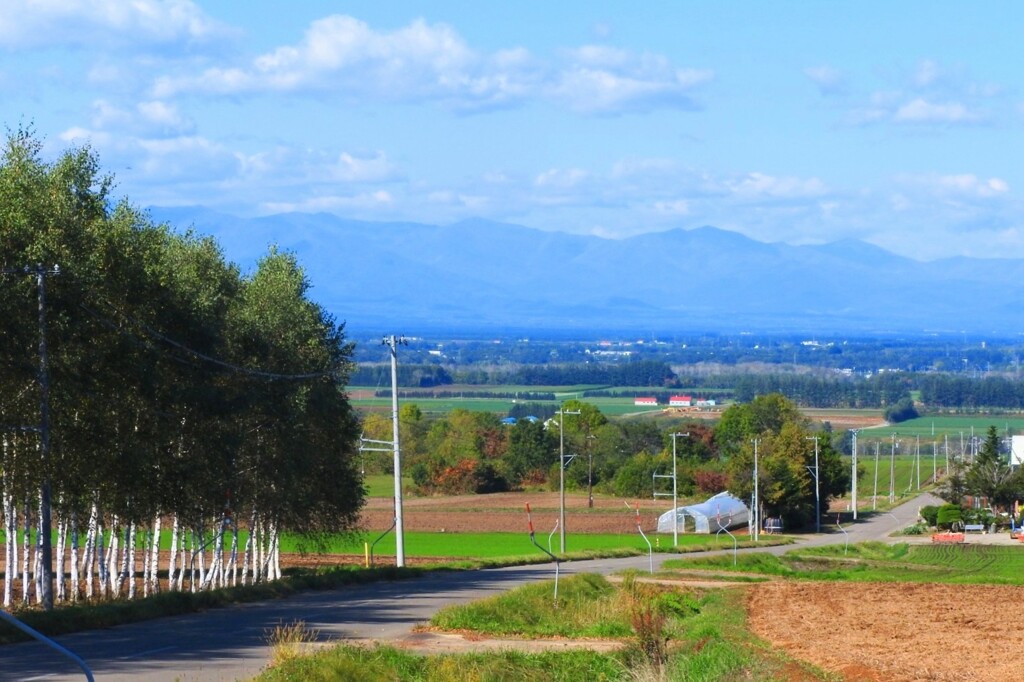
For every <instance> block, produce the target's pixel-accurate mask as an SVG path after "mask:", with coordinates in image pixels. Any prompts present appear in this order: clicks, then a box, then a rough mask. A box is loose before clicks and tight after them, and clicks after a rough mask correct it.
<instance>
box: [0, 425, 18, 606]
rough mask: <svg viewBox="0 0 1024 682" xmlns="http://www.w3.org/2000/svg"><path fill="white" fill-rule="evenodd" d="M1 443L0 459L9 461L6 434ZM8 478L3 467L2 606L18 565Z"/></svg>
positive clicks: (10, 452) (11, 593)
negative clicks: (0, 456) (0, 455)
mask: <svg viewBox="0 0 1024 682" xmlns="http://www.w3.org/2000/svg"><path fill="white" fill-rule="evenodd" d="M2 443H3V450H2V451H0V454H2V456H3V460H2V461H4V462H10V461H11V460H12V459H13V455H14V450H13V448H11V446H10V442H9V441H8V440H7V436H6V435H4V436H3V440H2ZM10 478H11V477H10V472H9V471H8V470H7V468H4V469H3V477H2V478H0V504H2V506H3V509H2V511H3V515H4V567H5V568H4V601H3V605H4V608H10V606H11V602H12V601H13V599H14V576H15V574H16V571H17V566H18V515H17V512H16V511H15V505H14V494H13V492H12V491H11V480H10Z"/></svg>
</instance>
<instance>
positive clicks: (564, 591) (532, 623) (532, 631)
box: [430, 574, 632, 638]
mask: <svg viewBox="0 0 1024 682" xmlns="http://www.w3.org/2000/svg"><path fill="white" fill-rule="evenodd" d="M619 595H620V592H619V590H617V589H616V588H615V587H613V586H612V584H611V583H609V582H608V580H606V579H605V578H604V577H602V576H599V575H594V574H582V575H574V576H570V577H567V578H563V579H562V580H560V581H559V585H558V602H557V603H556V602H555V600H554V584H553V582H552V581H544V582H539V583H533V584H531V585H525V586H523V587H520V588H517V589H514V590H510V591H509V592H505V593H504V594H500V595H497V596H494V597H490V598H488V599H482V600H480V601H476V602H473V603H471V604H465V605H457V606H448V607H446V608H443V609H441V610H440V611H438V612H437V613H436V614H435V615H434V617H433V618H432V619H431V621H430V624H431V625H432V626H433V627H437V628H441V629H443V630H472V631H474V632H480V633H486V634H490V635H515V636H532V637H607V638H615V637H628V636H629V635H630V634H632V628H631V627H630V622H629V614H628V613H627V612H626V611H624V610H623V604H622V603H621V602H622V600H621V599H620V598H619Z"/></svg>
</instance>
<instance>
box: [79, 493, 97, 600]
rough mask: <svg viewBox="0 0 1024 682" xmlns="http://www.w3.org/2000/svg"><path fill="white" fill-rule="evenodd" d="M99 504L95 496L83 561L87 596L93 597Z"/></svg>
mask: <svg viewBox="0 0 1024 682" xmlns="http://www.w3.org/2000/svg"><path fill="white" fill-rule="evenodd" d="M99 511H100V510H99V506H98V505H97V503H96V497H95V496H93V502H92V507H91V508H90V509H89V523H88V525H87V527H86V531H85V556H84V557H83V558H82V563H83V564H84V569H85V598H86V599H92V565H93V560H94V559H95V556H96V531H97V529H98V527H99Z"/></svg>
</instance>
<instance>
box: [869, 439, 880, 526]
mask: <svg viewBox="0 0 1024 682" xmlns="http://www.w3.org/2000/svg"><path fill="white" fill-rule="evenodd" d="M878 449H879V442H878V441H877V440H876V441H875V488H874V490H873V491H872V493H871V511H875V509H876V508H877V507H878Z"/></svg>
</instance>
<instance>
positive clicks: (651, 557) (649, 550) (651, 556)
mask: <svg viewBox="0 0 1024 682" xmlns="http://www.w3.org/2000/svg"><path fill="white" fill-rule="evenodd" d="M622 504H624V505H626V509H629V502H626V501H625V500H623V502H622ZM636 529H637V531H638V532H639V533H640V537H642V538H643V539H644V542H646V543H647V560H648V561H649V563H650V568H651V575H654V548H653V547H651V541H650V540H648V539H647V536H646V535H644V529H643V528H641V526H640V503H639V502H638V503H637V504H636Z"/></svg>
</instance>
